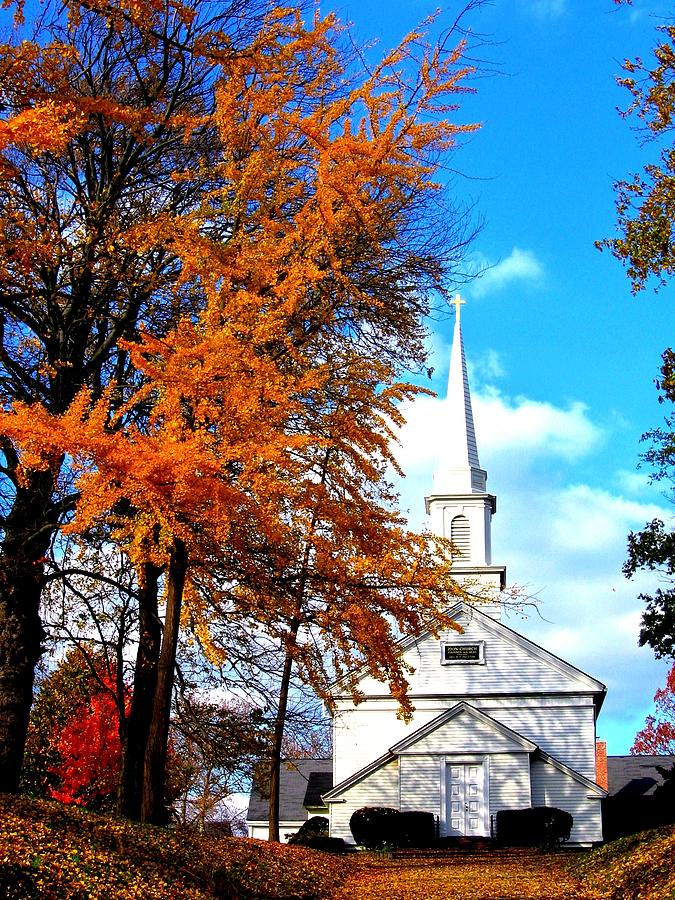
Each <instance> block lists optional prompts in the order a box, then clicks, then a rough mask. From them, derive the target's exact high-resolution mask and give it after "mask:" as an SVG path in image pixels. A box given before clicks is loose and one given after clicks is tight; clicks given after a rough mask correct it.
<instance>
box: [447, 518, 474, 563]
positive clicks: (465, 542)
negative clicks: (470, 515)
mask: <svg viewBox="0 0 675 900" xmlns="http://www.w3.org/2000/svg"><path fill="white" fill-rule="evenodd" d="M450 540H451V541H452V543H453V544H454V545H455V553H456V554H457V556H458V557H459V558H460V559H466V560H468V559H469V558H470V556H471V533H470V530H469V520H468V519H467V517H466V516H455V517H454V519H453V520H452V524H451V527H450Z"/></svg>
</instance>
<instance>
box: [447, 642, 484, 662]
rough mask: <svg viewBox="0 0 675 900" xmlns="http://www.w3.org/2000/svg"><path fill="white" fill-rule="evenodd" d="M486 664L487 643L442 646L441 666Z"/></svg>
mask: <svg viewBox="0 0 675 900" xmlns="http://www.w3.org/2000/svg"><path fill="white" fill-rule="evenodd" d="M484 662H485V641H474V642H472V643H470V644H469V643H463V642H462V643H452V644H441V664H442V665H444V666H452V665H466V664H471V663H474V664H476V663H478V664H480V663H484Z"/></svg>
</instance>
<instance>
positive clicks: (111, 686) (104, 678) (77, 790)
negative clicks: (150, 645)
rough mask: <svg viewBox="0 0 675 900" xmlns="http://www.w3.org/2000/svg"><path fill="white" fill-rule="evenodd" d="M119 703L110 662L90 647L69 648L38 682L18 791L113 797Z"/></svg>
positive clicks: (121, 706) (121, 707)
mask: <svg viewBox="0 0 675 900" xmlns="http://www.w3.org/2000/svg"><path fill="white" fill-rule="evenodd" d="M124 704H125V697H124V696H122V697H119V696H118V681H117V677H116V671H115V666H114V660H113V661H112V664H111V661H110V660H109V659H108V658H106V656H105V654H104V653H103V652H101V650H100V649H97V648H96V647H95V646H90V647H89V648H85V647H84V645H79V646H78V647H72V648H71V649H70V650H69V651H68V653H67V654H66V656H65V657H64V658H63V659H62V660H61V661H60V662H59V663H58V664H57V665H56V666H55V667H54V669H53V670H52V671H51V672H49V673H46V674H43V675H42V677H41V678H40V680H39V683H38V690H37V695H36V700H35V703H34V704H33V708H32V711H31V719H30V726H29V730H28V740H27V743H26V764H25V766H24V769H23V773H22V782H21V785H22V789H23V790H25V791H27V792H28V793H31V794H34V795H37V796H48V797H56V798H58V799H67V802H73V801H75V800H76V798H77V802H87V801H89V800H92V801H93V800H94V799H95V798H96V799H97V800H101V799H103V797H104V796H105V797H107V798H109V797H110V796H111V795H112V796H113V797H114V796H115V794H116V790H117V782H118V778H119V761H120V750H121V737H120V734H121V722H122V721H123V719H124ZM104 785H105V786H104Z"/></svg>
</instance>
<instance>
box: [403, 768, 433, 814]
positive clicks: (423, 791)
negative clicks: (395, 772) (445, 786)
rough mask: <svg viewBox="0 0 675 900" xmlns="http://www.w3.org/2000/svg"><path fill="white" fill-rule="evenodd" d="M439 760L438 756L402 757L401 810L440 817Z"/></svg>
mask: <svg viewBox="0 0 675 900" xmlns="http://www.w3.org/2000/svg"><path fill="white" fill-rule="evenodd" d="M441 762H442V761H441V759H440V758H439V757H438V756H402V757H401V758H400V761H399V772H400V779H401V798H400V804H401V805H400V809H401V810H406V811H410V810H416V811H421V812H430V813H433V815H434V816H441V807H440V804H441V771H442V766H441Z"/></svg>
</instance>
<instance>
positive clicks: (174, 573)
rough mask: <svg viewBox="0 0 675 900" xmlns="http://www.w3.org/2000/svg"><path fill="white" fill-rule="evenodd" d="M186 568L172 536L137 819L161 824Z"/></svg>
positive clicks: (182, 549)
mask: <svg viewBox="0 0 675 900" xmlns="http://www.w3.org/2000/svg"><path fill="white" fill-rule="evenodd" d="M186 571H187V552H186V549H185V544H184V543H183V541H181V540H179V539H178V538H174V542H173V548H172V552H171V559H170V561H169V568H168V571H167V576H166V577H167V587H166V615H165V617H164V633H163V635H162V649H161V653H160V656H159V666H158V671H157V686H156V689H155V698H154V703H153V710H152V721H151V722H150V730H149V733H148V743H147V747H146V750H145V765H144V769H143V799H142V803H141V821H143V822H152V823H154V824H156V825H163V824H166V823H167V822H168V812H167V809H166V804H165V787H166V757H167V745H168V741H169V721H170V716H171V695H172V692H173V682H174V672H175V668H176V647H177V645H178V631H179V627H180V611H181V605H182V602H183V588H184V586H185V574H186Z"/></svg>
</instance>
